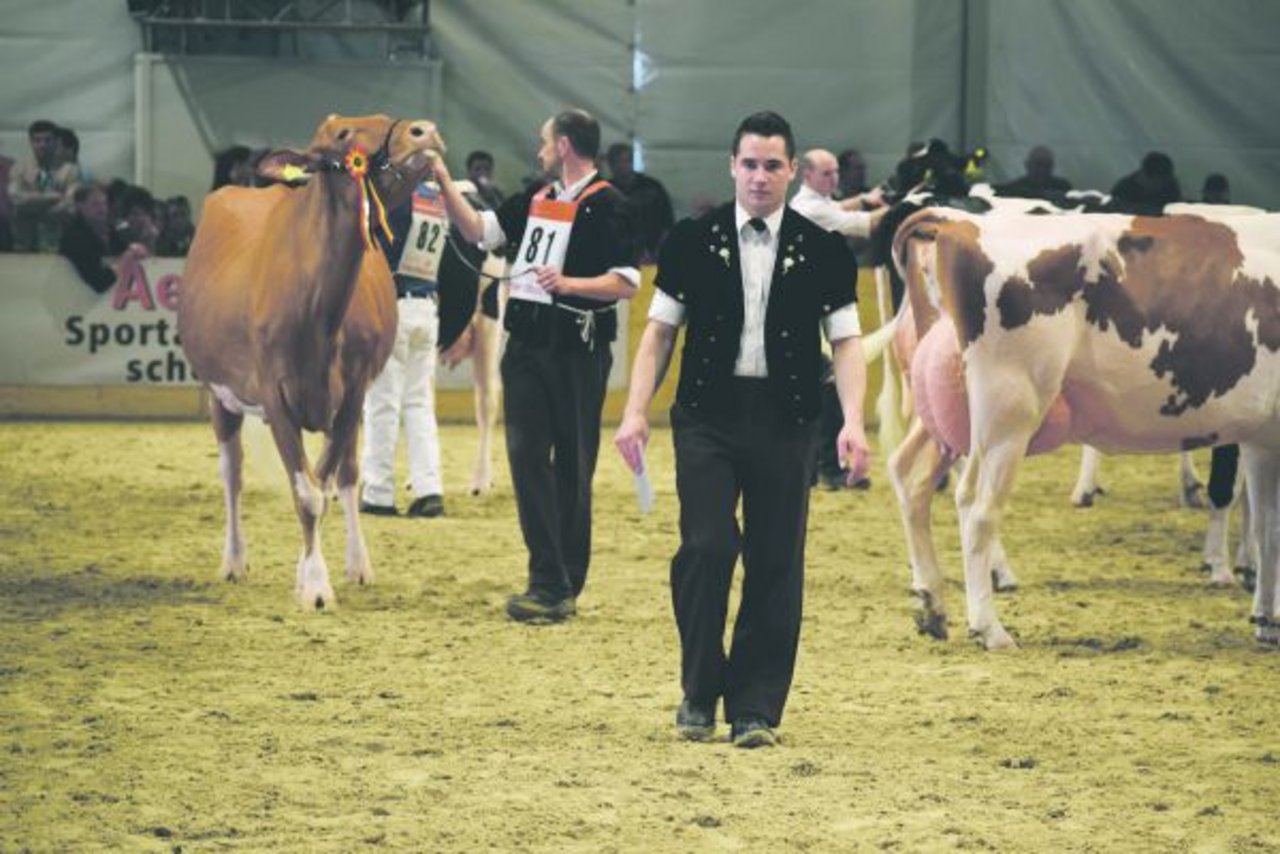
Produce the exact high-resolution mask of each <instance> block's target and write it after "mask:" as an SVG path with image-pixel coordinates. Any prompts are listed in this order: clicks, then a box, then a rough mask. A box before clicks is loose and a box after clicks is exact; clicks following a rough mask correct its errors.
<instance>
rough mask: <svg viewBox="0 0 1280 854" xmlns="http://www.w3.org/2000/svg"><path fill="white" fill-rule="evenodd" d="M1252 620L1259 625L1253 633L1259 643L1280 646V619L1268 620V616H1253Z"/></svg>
mask: <svg viewBox="0 0 1280 854" xmlns="http://www.w3.org/2000/svg"><path fill="white" fill-rule="evenodd" d="M1250 621H1251V622H1253V623H1256V624H1257V626H1258V628H1257V629H1255V630H1254V633H1253V636H1254V638H1256V639H1257V641H1258V643H1264V644H1267V645H1268V646H1280V621H1278V620H1268V619H1267V618H1266V617H1252V618H1251V620H1250Z"/></svg>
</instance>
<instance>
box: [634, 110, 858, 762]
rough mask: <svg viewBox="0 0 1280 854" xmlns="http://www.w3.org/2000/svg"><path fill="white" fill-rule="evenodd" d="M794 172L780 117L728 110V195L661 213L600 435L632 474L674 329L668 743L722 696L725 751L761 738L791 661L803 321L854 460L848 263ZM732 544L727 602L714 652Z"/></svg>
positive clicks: (854, 351) (800, 555) (812, 397)
mask: <svg viewBox="0 0 1280 854" xmlns="http://www.w3.org/2000/svg"><path fill="white" fill-rule="evenodd" d="M795 170H796V164H795V142H794V139H793V138H792V135H791V127H790V126H789V125H788V124H787V122H786V120H785V119H783V118H782V117H781V116H779V115H777V114H776V113H770V112H764V113H756V114H754V115H752V116H748V117H747V118H746V119H745V120H743V122H742V124H741V125H739V127H738V131H737V134H736V135H735V136H734V141H733V156H732V158H731V160H730V172H731V174H732V175H733V180H734V189H735V196H736V198H735V201H734V202H730V203H728V204H725V205H723V206H721V207H719V208H717V209H715V210H713V211H711V212H710V213H708V214H707V215H705V216H703V217H701V218H699V219H696V220H684V221H682V222H680V223H679V224H677V225H676V227H675V229H674V230H672V232H671V234H670V235H669V236H668V238H667V241H666V243H664V244H663V247H662V250H661V252H660V253H659V256H658V275H657V282H656V284H657V291H656V292H655V293H654V301H653V305H652V307H651V309H650V312H649V324H648V326H647V327H646V328H645V331H644V336H643V337H642V339H641V341H640V346H639V350H638V352H637V353H636V358H635V363H634V367H633V369H632V373H631V391H630V395H629V397H628V400H627V408H626V412H625V413H624V415H623V421H622V424H621V426H620V427H619V428H618V433H617V436H616V438H615V440H614V441H615V444H616V445H617V447H618V449H619V450H620V451H621V452H622V454H623V457H624V458H626V460H627V463H628V464H629V465H630V466H631V467H632V469H633V470H636V471H639V470H640V469H641V467H642V466H643V460H642V458H641V454H642V451H643V448H644V444H645V442H647V441H648V436H649V425H648V419H647V412H648V408H649V403H650V402H651V400H652V399H653V393H654V391H655V390H656V388H657V386H658V385H659V384H660V383H661V381H662V378H663V376H664V374H665V373H666V369H667V367H668V365H669V364H670V360H671V351H672V347H673V345H674V342H675V337H676V330H677V328H678V327H679V326H681V325H685V326H686V327H687V330H686V333H685V343H684V351H683V362H682V365H683V366H682V368H681V376H680V385H679V387H678V389H677V391H676V403H675V405H674V406H672V408H671V426H672V428H673V433H674V439H675V450H676V488H677V491H678V492H679V496H680V550H679V551H678V552H677V553H676V555H675V558H674V559H673V560H672V562H671V594H672V600H673V604H674V606H675V616H676V625H677V627H678V628H679V631H680V643H681V649H682V653H681V684H682V686H683V688H684V701H683V702H682V703H681V704H680V709H679V711H678V712H677V714H676V726H677V730H678V732H679V733H680V735H681V736H682V737H684V738H689V739H693V740H705V739H707V738H710V737H711V736H712V735H714V733H715V711H716V703H717V701H718V700H719V699H720V698H721V697H723V698H724V711H725V718H726V720H728V721H729V722H730V724H731V725H732V733H731V734H732V738H733V743H734V744H735V745H737V746H739V747H763V746H772V745H774V744H776V738H775V735H774V728H775V727H777V726H778V724H779V723H780V722H781V720H782V710H783V706H784V705H785V704H786V699H787V692H788V691H789V689H790V687H791V677H792V673H793V671H794V669H795V658H796V649H797V645H798V642H799V636H800V617H801V598H802V592H803V586H804V541H805V525H806V521H807V518H808V511H809V480H810V476H811V473H812V470H813V465H814V454H813V443H814V436H815V419H816V418H817V416H818V411H819V406H820V404H819V373H820V370H821V364H820V358H821V350H820V345H819V338H818V335H819V329H821V330H822V332H824V333H825V334H826V336H827V338H828V339H829V340H830V341H831V342H832V347H833V354H834V362H835V372H836V384H837V388H838V390H839V392H840V400H841V403H842V405H843V409H844V427H843V429H841V431H840V434H839V437H838V438H837V440H836V441H837V445H838V453H839V456H840V458H841V459H842V460H844V461H845V463H846V465H848V466H850V467H851V468H852V470H853V473H854V474H855V475H859V474H863V473H865V472H866V470H867V468H868V465H869V453H870V452H869V450H868V448H867V440H866V435H865V433H864V430H863V424H862V400H863V396H864V393H865V388H866V368H865V365H864V364H863V361H862V350H861V345H860V343H859V341H858V336H859V334H860V328H859V326H858V315H857V305H856V304H855V299H856V294H855V284H856V278H857V263H856V262H855V261H854V259H853V255H852V254H851V253H850V252H849V250H848V248H847V247H846V246H845V243H844V241H843V240H842V239H841V238H840V237H839V236H838V235H835V234H832V233H831V232H828V231H826V230H825V229H823V228H821V227H819V226H818V225H815V224H814V223H812V222H810V221H809V220H807V219H805V218H804V217H803V216H800V215H799V214H797V213H796V212H795V211H793V210H791V209H789V208H787V207H786V205H785V202H786V191H787V185H788V184H789V183H790V182H791V179H792V177H793V176H794V174H795ZM739 498H741V500H742V526H741V531H740V530H739V525H738V519H737V512H736V511H737V506H738V500H739ZM740 551H741V553H742V558H743V566H744V573H745V575H744V579H743V588H742V603H741V605H740V607H739V609H738V617H737V621H736V623H735V624H734V630H733V642H732V646H731V647H730V650H729V654H728V655H727V656H726V655H725V651H724V642H723V639H724V624H725V617H726V613H727V611H728V600H729V588H730V584H731V582H732V578H733V569H734V564H735V563H736V562H737V558H738V554H739V552H740Z"/></svg>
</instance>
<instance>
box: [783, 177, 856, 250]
mask: <svg viewBox="0 0 1280 854" xmlns="http://www.w3.org/2000/svg"><path fill="white" fill-rule="evenodd" d="M791 209H792V210H794V211H795V212H796V213H798V214H801V215H802V216H806V217H808V218H809V219H811V220H813V221H814V222H816V223H817V224H818V225H820V226H822V227H823V228H825V229H826V230H827V231H835V232H839V233H840V234H843V235H845V236H846V237H870V236H871V214H869V213H867V212H866V211H847V210H845V209H844V208H842V207H840V203H839V202H837V201H836V200H835V199H832V198H829V197H827V196H824V195H822V194H821V193H819V192H817V191H816V190H814V189H813V188H812V187H810V186H809V185H808V184H801V185H800V191H799V192H797V193H796V194H795V196H793V197H792V199H791Z"/></svg>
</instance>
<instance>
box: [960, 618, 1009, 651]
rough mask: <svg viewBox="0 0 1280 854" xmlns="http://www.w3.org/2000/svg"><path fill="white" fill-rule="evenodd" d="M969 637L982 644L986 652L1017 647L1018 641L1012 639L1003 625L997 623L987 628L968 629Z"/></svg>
mask: <svg viewBox="0 0 1280 854" xmlns="http://www.w3.org/2000/svg"><path fill="white" fill-rule="evenodd" d="M969 637H971V638H974V639H975V640H977V641H978V643H980V644H982V648H983V649H985V650H987V652H999V651H1001V650H1011V649H1017V648H1018V642H1017V641H1015V640H1014V639H1013V635H1011V634H1009V633H1008V632H1007V631H1005V629H1004V626H1002V625H1000V624H999V623H996V624H995V625H994V626H991V627H989V628H987V629H969Z"/></svg>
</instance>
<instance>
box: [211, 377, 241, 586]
mask: <svg viewBox="0 0 1280 854" xmlns="http://www.w3.org/2000/svg"><path fill="white" fill-rule="evenodd" d="M209 409H210V414H211V416H212V420H213V433H214V435H215V436H217V437H218V473H219V474H220V475H221V476H222V490H223V496H224V499H225V503H226V511H227V539H226V544H225V545H224V546H223V548H222V570H221V573H220V574H221V575H222V578H223V579H224V580H226V581H241V580H242V579H244V578H245V576H246V575H248V573H249V549H248V547H247V546H246V545H245V541H244V527H243V524H242V523H241V521H240V492H241V490H242V489H243V487H244V445H243V444H242V442H241V438H240V427H241V425H243V424H244V415H243V414H241V413H238V412H232V411H231V410H229V409H227V408H226V407H225V406H223V405H222V403H221V402H220V401H219V400H218V399H217V398H216V397H211V398H210V403H209Z"/></svg>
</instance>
